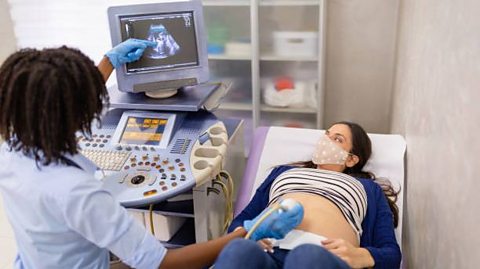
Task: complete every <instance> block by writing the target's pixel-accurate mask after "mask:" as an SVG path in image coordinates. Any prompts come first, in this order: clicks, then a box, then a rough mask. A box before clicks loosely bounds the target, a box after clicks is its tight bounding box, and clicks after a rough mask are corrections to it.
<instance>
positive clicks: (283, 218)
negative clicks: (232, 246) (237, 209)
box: [243, 199, 303, 241]
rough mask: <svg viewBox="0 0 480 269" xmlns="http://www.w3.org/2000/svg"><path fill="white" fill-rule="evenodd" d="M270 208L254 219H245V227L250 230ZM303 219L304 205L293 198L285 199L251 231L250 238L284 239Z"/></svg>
mask: <svg viewBox="0 0 480 269" xmlns="http://www.w3.org/2000/svg"><path fill="white" fill-rule="evenodd" d="M282 204H283V205H282ZM270 209H271V208H270V207H268V208H266V209H265V210H263V211H262V213H260V215H258V216H257V217H256V218H254V219H253V220H246V221H244V222H243V227H244V228H245V229H246V230H247V232H250V230H251V229H252V228H253V226H254V225H255V223H256V222H257V221H258V220H259V219H261V218H262V216H263V215H264V214H266V213H267V212H268V211H270ZM302 220H303V206H302V205H301V204H300V203H299V202H296V201H294V200H292V199H286V200H283V201H281V202H280V208H278V209H276V210H274V211H273V212H272V213H271V214H270V215H269V216H268V217H266V218H265V219H264V220H263V222H262V223H261V224H260V225H259V226H257V228H256V229H255V230H254V231H253V233H251V235H250V239H252V240H255V241H257V240H260V239H263V238H275V239H282V238H284V237H285V235H286V234H287V233H288V232H290V231H291V230H293V229H294V228H295V227H297V226H298V225H299V224H300V223H301V222H302Z"/></svg>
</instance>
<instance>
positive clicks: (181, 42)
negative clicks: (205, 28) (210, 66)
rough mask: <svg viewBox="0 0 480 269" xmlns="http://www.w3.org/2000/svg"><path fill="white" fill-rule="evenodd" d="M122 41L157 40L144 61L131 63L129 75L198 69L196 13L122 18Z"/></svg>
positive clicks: (145, 54)
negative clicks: (194, 18) (194, 67)
mask: <svg viewBox="0 0 480 269" xmlns="http://www.w3.org/2000/svg"><path fill="white" fill-rule="evenodd" d="M120 20H121V26H122V40H126V39H128V38H138V39H145V40H150V41H155V42H156V43H157V46H156V47H154V48H151V47H149V48H147V49H146V50H145V52H144V53H143V56H142V58H140V60H138V61H136V62H133V63H129V64H127V73H137V72H144V71H153V70H162V69H172V68H181V67H189V66H198V64H199V62H198V54H197V42H196V36H195V25H194V21H193V12H181V13H164V14H157V15H148V16H134V17H122V18H121V19H120Z"/></svg>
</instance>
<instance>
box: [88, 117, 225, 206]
mask: <svg viewBox="0 0 480 269" xmlns="http://www.w3.org/2000/svg"><path fill="white" fill-rule="evenodd" d="M227 143H228V135H227V131H226V129H225V126H224V124H223V123H222V122H221V121H219V120H217V118H216V117H215V116H214V115H213V114H211V113H209V112H195V113H185V112H180V113H164V112H146V111H133V110H122V109H116V110H112V111H109V112H108V113H107V115H106V116H105V117H104V118H103V119H102V125H101V128H95V127H94V128H92V135H91V137H85V136H79V146H80V148H81V152H82V154H83V155H84V156H86V157H87V158H88V159H90V160H91V161H92V162H94V163H95V164H96V165H97V167H98V169H99V170H101V171H102V172H103V174H104V175H105V177H104V178H103V179H102V181H103V186H104V188H105V189H107V190H108V191H110V192H111V193H112V194H113V195H114V196H115V197H116V199H117V200H118V201H119V202H120V203H121V204H123V205H124V206H127V207H129V206H142V205H147V204H151V203H157V202H160V201H163V200H166V199H168V198H171V197H173V196H176V195H178V194H180V193H183V192H185V191H188V190H190V189H191V188H193V187H194V186H198V185H201V184H203V183H204V182H206V181H207V180H210V179H212V178H213V177H214V176H215V175H216V174H218V172H219V171H220V169H221V167H222V162H223V161H224V156H225V154H226V150H227Z"/></svg>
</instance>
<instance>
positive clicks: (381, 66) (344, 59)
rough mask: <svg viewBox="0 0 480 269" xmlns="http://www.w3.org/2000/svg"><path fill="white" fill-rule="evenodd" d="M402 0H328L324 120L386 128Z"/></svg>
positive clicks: (371, 129)
mask: <svg viewBox="0 0 480 269" xmlns="http://www.w3.org/2000/svg"><path fill="white" fill-rule="evenodd" d="M398 2H399V0H327V3H328V8H327V12H328V15H327V16H328V20H327V59H326V93H325V95H326V96H325V100H326V101H325V105H326V111H325V118H324V120H325V123H326V125H327V126H328V125H330V124H331V123H333V122H336V121H340V120H351V121H355V122H357V123H360V124H361V125H362V126H364V127H365V128H366V130H367V131H369V132H380V133H387V132H389V131H390V130H389V128H390V118H391V116H390V111H391V110H390V106H391V98H392V84H393V74H394V59H395V43H396V29H397V15H398Z"/></svg>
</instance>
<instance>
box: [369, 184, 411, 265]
mask: <svg viewBox="0 0 480 269" xmlns="http://www.w3.org/2000/svg"><path fill="white" fill-rule="evenodd" d="M375 184H376V183H375ZM386 199H387V198H385V195H384V194H383V191H382V189H381V187H380V186H377V187H376V188H375V202H376V206H377V214H376V216H375V221H374V230H373V240H372V242H373V244H372V245H371V246H365V249H367V250H368V251H369V252H370V254H371V255H372V257H373V260H374V261H375V266H374V268H378V269H383V268H385V269H392V268H400V263H401V261H402V253H401V251H400V247H399V246H398V243H397V240H396V238H395V228H394V226H393V215H392V211H391V210H390V207H389V206H388V202H387V200H386Z"/></svg>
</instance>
